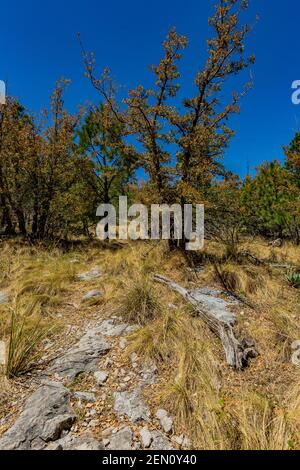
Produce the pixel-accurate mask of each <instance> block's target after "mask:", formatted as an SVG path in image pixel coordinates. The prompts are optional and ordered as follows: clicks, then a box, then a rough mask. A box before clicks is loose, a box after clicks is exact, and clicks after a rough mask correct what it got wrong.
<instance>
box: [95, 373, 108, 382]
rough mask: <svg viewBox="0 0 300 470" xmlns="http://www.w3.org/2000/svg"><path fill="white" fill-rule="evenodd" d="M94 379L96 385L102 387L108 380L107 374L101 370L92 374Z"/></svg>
mask: <svg viewBox="0 0 300 470" xmlns="http://www.w3.org/2000/svg"><path fill="white" fill-rule="evenodd" d="M94 378H95V380H96V382H97V384H98V385H103V384H104V382H106V380H107V379H108V374H107V373H106V372H104V371H102V370H98V371H97V372H94Z"/></svg>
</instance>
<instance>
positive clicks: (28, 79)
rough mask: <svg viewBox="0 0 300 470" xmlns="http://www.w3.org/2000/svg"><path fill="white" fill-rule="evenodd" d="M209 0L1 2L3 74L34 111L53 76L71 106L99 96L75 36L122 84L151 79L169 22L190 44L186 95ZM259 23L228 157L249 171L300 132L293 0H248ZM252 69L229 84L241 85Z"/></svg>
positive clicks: (299, 52)
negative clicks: (65, 85) (63, 81)
mask: <svg viewBox="0 0 300 470" xmlns="http://www.w3.org/2000/svg"><path fill="white" fill-rule="evenodd" d="M214 3H215V0H185V1H181V0H152V1H151V2H144V1H141V0H126V1H124V0H122V1H121V0H114V1H103V0H85V1H78V0H51V1H50V0H43V1H41V0H39V1H38V0H27V1H24V0H11V1H10V2H8V1H6V2H4V1H2V2H1V28H0V46H1V49H0V50H1V56H0V79H3V80H7V82H8V86H9V93H10V94H12V95H15V96H17V97H18V98H19V99H20V100H21V102H22V103H23V104H24V105H25V106H27V107H28V108H29V109H31V110H33V111H38V110H39V109H40V108H42V107H45V106H46V105H47V104H48V97H49V91H50V89H51V88H53V86H54V84H55V81H56V79H57V78H59V77H61V76H64V77H66V78H69V79H71V81H72V84H71V86H70V88H69V90H68V93H67V96H66V102H67V106H68V108H69V109H70V110H74V109H75V107H76V105H77V104H79V103H84V102H85V101H86V100H91V99H95V94H94V92H93V90H92V89H91V87H90V84H89V83H88V81H87V79H86V78H85V77H84V72H83V67H82V62H81V55H80V48H79V45H78V42H77V39H76V33H77V32H79V31H80V32H81V35H82V38H83V41H84V44H85V47H86V48H87V49H91V50H94V51H95V54H96V57H97V63H98V66H99V69H101V68H103V67H104V66H109V67H110V68H111V70H112V72H113V75H114V76H115V77H116V78H117V79H118V81H119V82H120V83H122V84H123V85H124V86H125V87H129V88H132V87H134V86H136V85H137V84H138V83H142V84H146V85H148V84H150V83H151V82H150V81H149V80H150V78H151V75H150V74H149V71H148V65H149V64H153V63H156V62H157V61H158V59H159V58H160V56H161V42H162V40H163V38H164V36H165V33H166V31H167V29H168V28H169V27H171V26H173V25H174V24H175V25H176V26H177V30H178V31H179V32H181V33H184V34H186V35H187V36H188V38H189V41H190V45H189V48H188V51H187V52H186V54H185V59H184V61H183V62H182V74H183V77H182V92H184V91H187V94H188V93H189V92H191V90H192V89H193V88H192V82H193V75H194V72H195V70H196V68H197V65H198V64H199V65H201V64H203V61H204V59H205V53H206V43H205V40H206V38H207V37H208V36H209V34H210V30H209V27H208V24H207V17H208V14H209V12H210V11H211V8H212V5H213V4H214ZM256 14H258V15H259V16H260V20H259V22H258V24H257V25H256V26H255V29H254V31H253V32H252V33H251V35H250V37H249V39H248V44H247V49H248V51H249V52H254V53H255V55H256V63H255V65H254V66H252V67H251V73H252V76H253V80H254V88H253V89H252V90H251V91H250V92H249V94H248V96H247V97H246V98H244V99H243V102H242V107H241V114H240V115H239V116H237V117H235V118H234V119H233V120H232V126H233V128H234V129H235V130H236V136H235V137H234V139H233V141H232V143H231V145H230V148H229V150H228V151H227V155H226V158H225V163H226V165H227V167H228V168H229V169H231V170H232V171H235V172H237V173H240V174H241V175H243V174H245V172H246V168H247V162H249V165H250V167H251V168H253V167H255V166H256V165H258V164H259V163H260V162H262V161H263V160H271V159H273V158H279V159H282V158H283V153H282V150H281V146H282V145H283V144H287V143H288V142H289V141H290V140H291V138H292V136H293V135H294V133H295V131H296V130H297V129H299V128H300V105H299V106H295V105H293V104H292V102H291V93H292V91H291V83H292V82H293V81H294V80H300V44H299V20H300V3H299V0H286V1H285V2H282V1H279V0H276V1H275V0H252V1H251V0H250V11H249V14H247V18H246V19H248V20H250V21H252V20H253V21H254V19H255V15H256ZM248 78H249V71H248V72H247V73H246V74H245V75H244V76H243V77H241V78H240V79H239V81H238V83H235V84H234V85H235V87H236V88H238V87H239V85H241V84H242V82H243V81H247V79H248Z"/></svg>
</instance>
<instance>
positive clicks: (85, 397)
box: [74, 392, 97, 403]
mask: <svg viewBox="0 0 300 470" xmlns="http://www.w3.org/2000/svg"><path fill="white" fill-rule="evenodd" d="M74 397H75V398H77V399H78V400H80V401H86V402H87V403H95V402H96V401H97V400H96V396H95V394H94V393H91V392H74Z"/></svg>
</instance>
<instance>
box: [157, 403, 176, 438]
mask: <svg viewBox="0 0 300 470" xmlns="http://www.w3.org/2000/svg"><path fill="white" fill-rule="evenodd" d="M156 417H157V419H158V421H159V422H160V425H161V427H162V428H163V430H164V431H165V432H166V433H169V432H170V431H172V427H173V420H172V418H171V417H170V416H169V415H168V412H167V411H166V410H163V409H160V410H158V411H157V413H156Z"/></svg>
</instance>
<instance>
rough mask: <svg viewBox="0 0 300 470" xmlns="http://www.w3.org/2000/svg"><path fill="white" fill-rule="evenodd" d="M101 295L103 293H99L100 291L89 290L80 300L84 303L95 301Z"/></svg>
mask: <svg viewBox="0 0 300 470" xmlns="http://www.w3.org/2000/svg"><path fill="white" fill-rule="evenodd" d="M102 295H103V293H102V292H101V290H98V289H94V290H91V291H90V292H88V293H87V294H86V295H85V296H84V297H83V298H82V300H83V301H84V302H85V301H87V300H91V299H96V298H97V297H101V296H102Z"/></svg>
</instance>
